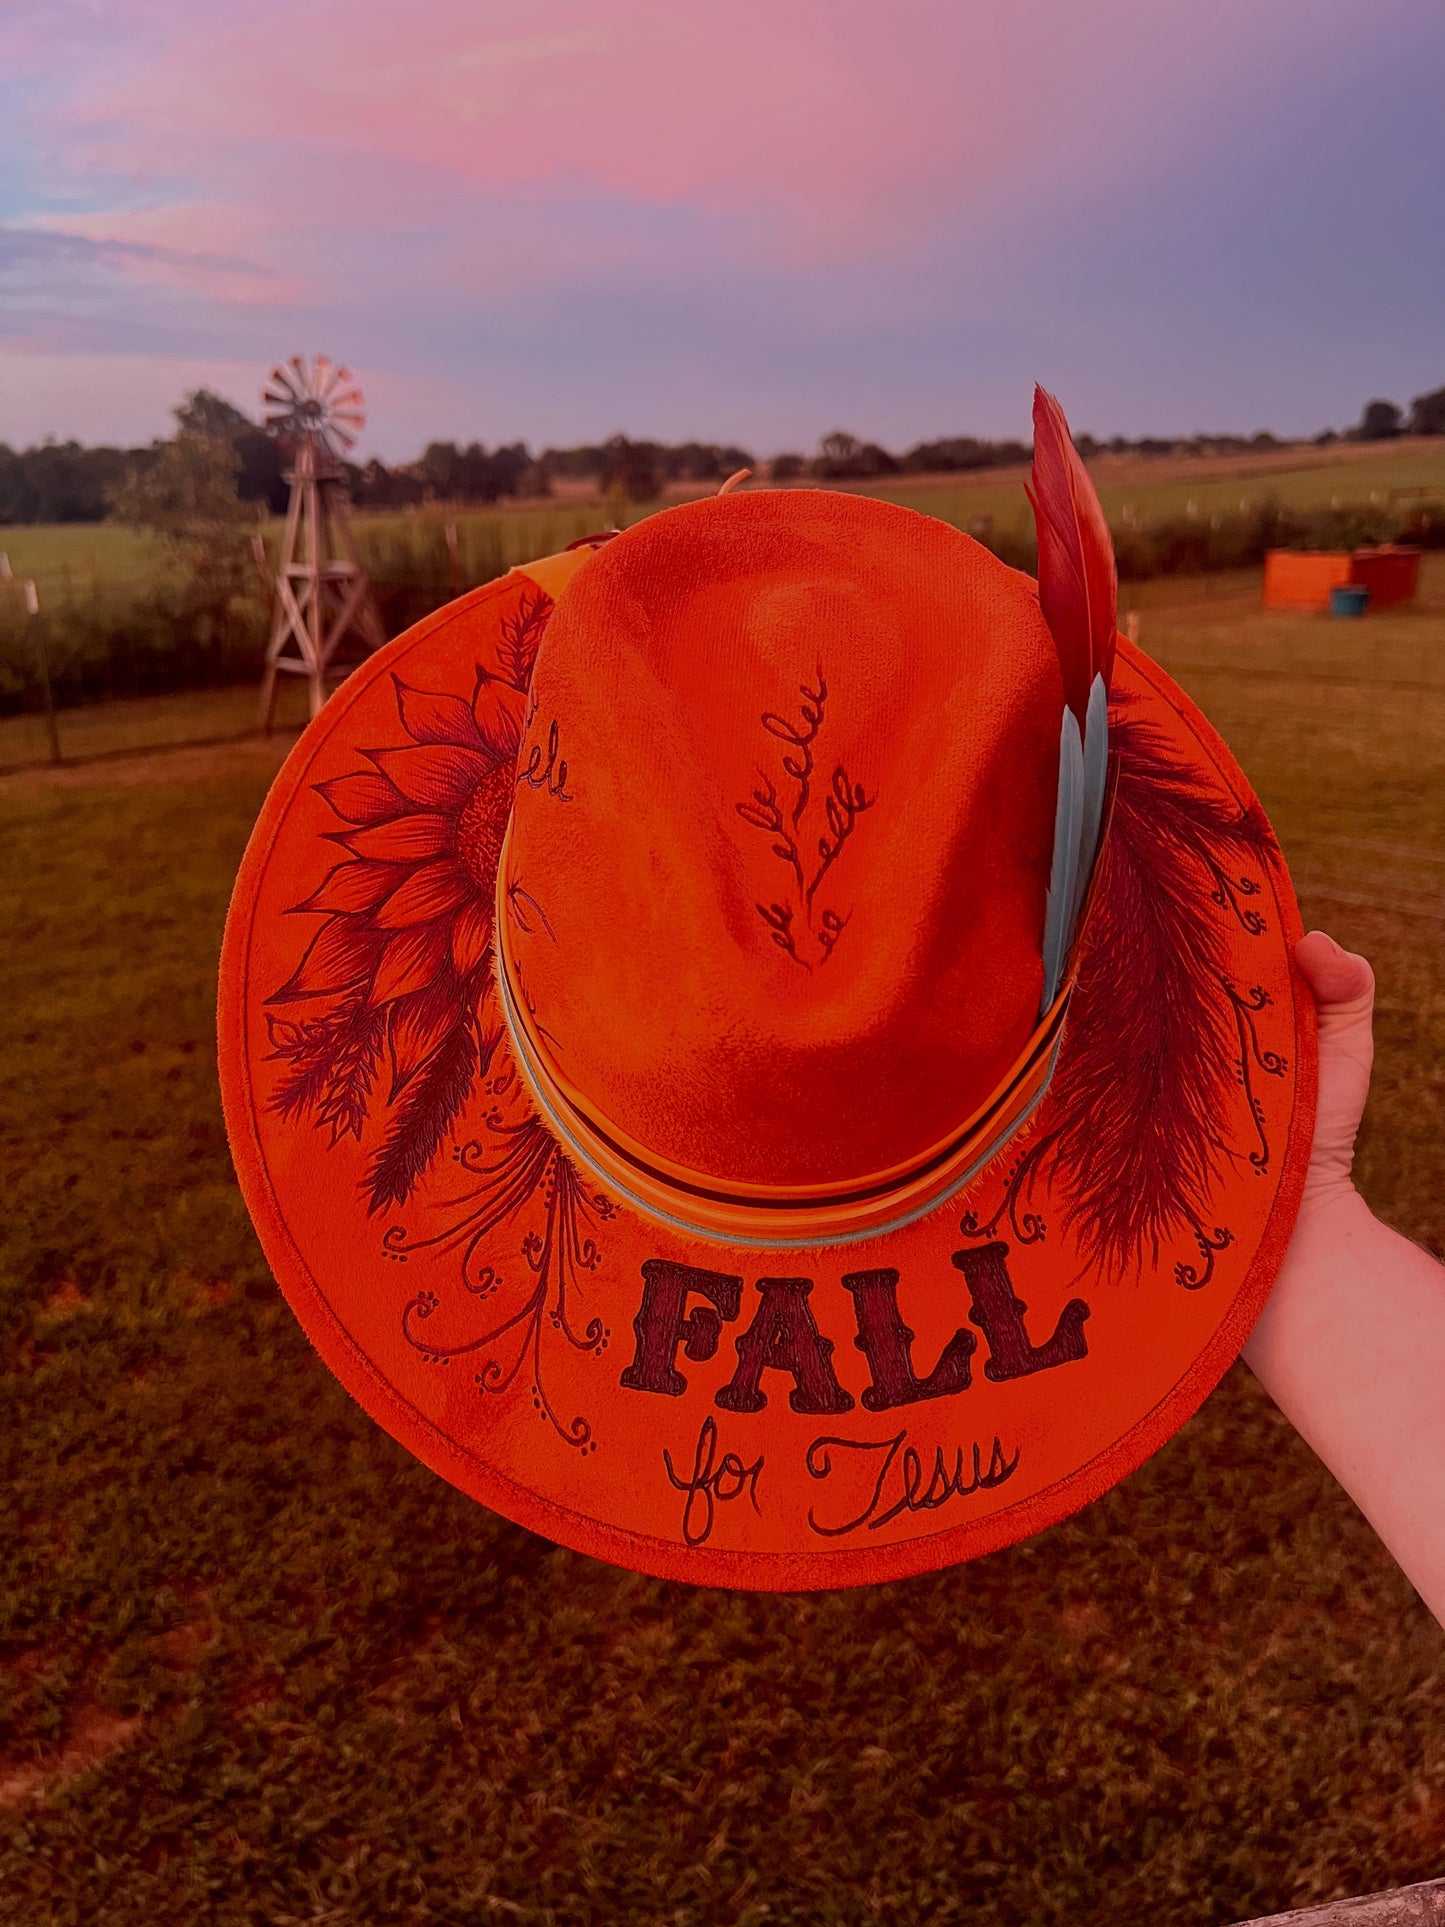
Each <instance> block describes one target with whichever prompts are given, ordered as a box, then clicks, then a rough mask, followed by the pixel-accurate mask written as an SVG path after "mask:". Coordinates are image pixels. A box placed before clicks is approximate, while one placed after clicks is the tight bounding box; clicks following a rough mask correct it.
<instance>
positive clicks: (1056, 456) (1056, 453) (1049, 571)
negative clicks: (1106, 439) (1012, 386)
mask: <svg viewBox="0 0 1445 1927" xmlns="http://www.w3.org/2000/svg"><path fill="white" fill-rule="evenodd" d="M1028 496H1029V501H1030V502H1031V503H1032V504H1033V510H1034V524H1035V527H1036V529H1037V531H1038V540H1039V607H1040V608H1041V609H1042V610H1043V613H1044V621H1045V622H1047V623H1048V625H1049V629H1050V632H1051V633H1052V635H1053V638H1054V646H1055V648H1056V649H1057V650H1058V652H1059V668H1060V670H1061V672H1062V674H1063V678H1064V700H1065V702H1067V703H1068V705H1069V707H1070V709H1072V710H1073V712H1074V714H1075V716H1076V717H1077V718H1078V721H1079V728H1080V729H1081V730H1082V729H1084V728H1085V725H1086V720H1087V711H1088V705H1089V692H1090V690H1091V689H1092V688H1093V685H1094V678H1095V676H1102V677H1103V678H1104V687H1105V688H1106V689H1107V688H1108V686H1109V677H1110V672H1111V671H1112V669H1113V666H1114V639H1115V636H1116V634H1117V632H1118V620H1119V583H1118V576H1117V573H1116V571H1115V568H1114V545H1113V542H1112V541H1111V540H1110V537H1109V525H1108V523H1107V522H1106V521H1105V520H1104V511H1103V509H1102V508H1100V506H1099V498H1098V496H1097V495H1096V494H1095V492H1094V484H1093V483H1092V482H1091V481H1090V480H1089V472H1088V470H1087V469H1086V468H1085V467H1084V464H1083V463H1082V462H1081V461H1080V460H1079V455H1078V450H1077V449H1076V448H1075V447H1074V444H1073V441H1072V439H1071V438H1070V435H1069V424H1068V422H1067V421H1066V420H1065V419H1064V411H1063V409H1062V408H1060V406H1059V404H1058V402H1057V401H1055V399H1054V397H1053V396H1052V395H1050V394H1048V393H1047V392H1046V391H1045V390H1044V389H1042V388H1035V390H1034V465H1033V474H1032V477H1031V481H1030V483H1029V485H1028Z"/></svg>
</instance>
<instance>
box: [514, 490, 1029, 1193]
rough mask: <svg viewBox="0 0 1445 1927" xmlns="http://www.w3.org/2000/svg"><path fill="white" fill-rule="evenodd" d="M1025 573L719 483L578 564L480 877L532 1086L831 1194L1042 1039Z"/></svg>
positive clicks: (827, 498) (861, 517)
mask: <svg viewBox="0 0 1445 1927" xmlns="http://www.w3.org/2000/svg"><path fill="white" fill-rule="evenodd" d="M1061 687H1062V686H1061V681H1060V673H1059V666H1058V657H1057V652H1056V650H1055V647H1054V643H1053V640H1052V638H1051V636H1050V633H1049V630H1048V627H1047V625H1046V624H1045V622H1044V620H1043V617H1042V616H1041V614H1040V612H1039V606H1038V600H1037V595H1036V592H1035V589H1034V585H1033V584H1032V582H1031V581H1030V580H1029V579H1028V578H1027V577H1024V576H1022V575H1019V574H1018V573H1017V572H1016V571H1014V570H1011V569H1009V568H1007V567H1005V566H1004V565H1003V564H1002V563H1001V562H999V561H998V560H997V558H995V557H994V556H993V555H991V554H990V553H989V552H988V551H987V550H985V549H983V548H982V547H981V546H980V545H979V544H977V543H976V542H973V541H972V540H971V539H970V538H968V537H967V536H964V535H962V534H960V533H959V532H958V531H956V530H954V529H952V528H950V527H949V526H948V525H946V524H944V523H941V522H938V521H935V520H933V519H932V518H930V517H926V516H922V515H918V514H915V513H914V512H912V511H910V510H905V509H901V508H897V507H894V506H892V505H890V504H887V503H881V502H876V501H873V500H870V499H867V498H862V497H855V496H850V495H844V494H838V493H832V492H828V491H822V490H788V491H781V490H768V491H758V492H755V493H752V494H746V495H733V496H729V497H725V498H714V499H711V500H709V501H705V502H700V503H694V504H689V505H687V506H685V507H681V508H677V509H673V510H670V511H668V512H666V513H664V514H661V515H658V516H654V517H652V518H650V519H649V520H647V521H646V522H644V523H641V524H639V525H638V526H637V527H636V528H634V529H632V530H630V531H628V532H627V533H626V534H624V535H622V536H619V537H618V538H616V539H615V540H614V541H612V542H611V543H609V544H608V545H607V546H606V547H605V548H604V549H603V550H601V551H600V552H599V553H598V554H597V555H596V556H595V557H594V558H593V559H592V560H591V561H590V562H589V563H588V564H587V565H586V567H585V568H584V569H583V570H582V571H581V572H580V573H579V574H578V575H577V576H576V577H575V578H574V580H573V581H572V583H571V584H570V586H569V587H568V588H567V589H566V591H565V592H564V593H563V595H562V596H561V598H560V599H559V602H558V605H557V608H556V610H555V611H554V613H553V615H552V618H551V621H550V624H549V626H548V630H547V634H546V638H545V640H544V642H543V646H542V649H541V652H540V654H539V657H538V660H537V664H536V668H535V671H534V675H533V682H532V703H531V708H530V712H529V720H528V726H527V731H526V735H525V738H524V741H523V745H522V752H521V759H520V764H519V780H518V786H517V800H516V806H515V810H514V815H513V821H512V828H511V836H510V845H509V850H508V853H507V858H506V865H505V874H504V876H503V878H502V896H503V914H504V915H505V916H506V918H507V926H508V927H507V931H506V942H507V946H508V949H509V951H510V953H511V955H512V956H513V958H514V959H515V965H516V971H517V978H518V988H519V990H520V992H521V995H522V996H523V997H524V998H525V1001H526V1004H527V1008H528V1010H529V1012H530V1013H531V1018H532V1022H533V1024H534V1026H535V1029H536V1032H537V1034H538V1036H539V1037H540V1038H542V1039H543V1040H544V1042H545V1045H546V1048H547V1050H548V1052H549V1054H550V1056H551V1058H552V1060H553V1062H554V1064H555V1066H556V1068H557V1070H558V1072H559V1073H560V1074H561V1075H562V1076H563V1077H564V1078H565V1079H566V1080H567V1082H568V1084H569V1085H570V1086H571V1087H573V1088H574V1089H575V1090H577V1091H579V1092H581V1093H583V1094H584V1095H585V1098H586V1100H587V1102H588V1103H589V1105H590V1106H591V1107H593V1108H594V1109H595V1111H596V1112H597V1113H598V1114H600V1115H601V1116H602V1117H604V1118H605V1119H607V1120H608V1121H609V1123H610V1124H611V1125H612V1126H614V1127H616V1128H617V1129H618V1130H619V1132H620V1133H622V1134H624V1135H625V1136H626V1137H628V1138H630V1139H631V1140H632V1141H633V1142H634V1143H636V1144H638V1145H640V1146H642V1147H644V1148H645V1149H646V1150H647V1151H648V1152H649V1153H650V1154H652V1155H653V1156H655V1157H657V1158H658V1159H660V1160H663V1161H665V1162H667V1163H670V1164H673V1165H677V1166H681V1167H683V1168H684V1169H686V1170H688V1171H693V1172H700V1173H705V1174H707V1175H708V1176H709V1177H712V1178H716V1179H719V1180H724V1181H728V1182H740V1183H744V1184H764V1185H768V1184H782V1185H788V1184H796V1185H813V1184H833V1183H839V1184H846V1183H852V1182H854V1181H856V1180H857V1179H858V1178H859V1177H860V1176H861V1175H863V1174H866V1173H870V1172H881V1171H886V1170H889V1169H891V1168H893V1167H895V1166H896V1165H899V1164H902V1163H904V1162H906V1161H908V1160H910V1159H913V1158H915V1157H917V1156H918V1155H920V1154H921V1153H922V1152H924V1151H925V1150H926V1149H927V1148H928V1147H929V1146H930V1145H932V1144H935V1143H937V1142H938V1141H939V1140H940V1139H942V1138H943V1137H945V1136H946V1135H947V1134H948V1133H949V1132H950V1131H952V1130H955V1129H956V1128H957V1127H958V1125H959V1123H960V1122H961V1121H962V1120H963V1119H965V1118H966V1117H968V1116H969V1115H970V1114H971V1113H972V1112H973V1111H974V1110H975V1109H976V1108H977V1107H978V1106H979V1105H980V1104H981V1103H983V1102H984V1100H985V1099H986V1098H987V1097H988V1096H989V1094H990V1092H991V1091H992V1090H993V1089H994V1087H995V1086H996V1084H997V1083H998V1081H999V1079H1000V1077H1001V1076H1002V1075H1003V1074H1004V1073H1005V1072H1006V1071H1007V1070H1008V1068H1009V1066H1010V1065H1011V1064H1012V1063H1013V1062H1014V1061H1015V1059H1016V1058H1017V1057H1018V1055H1019V1052H1020V1050H1021V1049H1022V1048H1023V1046H1024V1045H1025V1043H1026V1042H1027V1040H1028V1038H1029V1036H1030V1033H1031V1032H1032V1030H1033V1028H1034V1026H1035V1023H1036V1021H1037V1016H1038V1009H1039V1000H1040V991H1041V987H1042V983H1043V970H1042V965H1041V961H1040V947H1041V939H1042V931H1043V921H1044V905H1045V896H1046V892H1047V887H1048V882H1049V870H1050V860H1051V854H1052V847H1053V832H1054V791H1055V788H1056V784H1057V760H1058V718H1059V714H1060V707H1061V702H1062V693H1061Z"/></svg>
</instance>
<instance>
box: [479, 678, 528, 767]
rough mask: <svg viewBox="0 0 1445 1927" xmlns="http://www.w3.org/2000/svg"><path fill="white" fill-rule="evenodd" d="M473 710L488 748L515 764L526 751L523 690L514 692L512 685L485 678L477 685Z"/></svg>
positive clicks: (525, 708)
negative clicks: (520, 750)
mask: <svg viewBox="0 0 1445 1927" xmlns="http://www.w3.org/2000/svg"><path fill="white" fill-rule="evenodd" d="M472 708H473V709H474V710H475V712H476V718H477V728H478V729H479V730H480V731H481V733H482V736H483V738H484V739H485V741H486V745H487V748H488V749H490V750H491V751H492V752H493V753H494V754H495V755H496V756H499V757H501V758H503V759H504V760H505V761H507V762H511V761H512V759H513V758H514V757H515V756H516V754H517V751H518V750H519V749H520V748H521V747H522V725H523V723H524V721H525V720H526V715H527V698H526V697H525V696H524V695H523V694H522V692H521V690H520V689H513V688H512V686H511V684H510V683H504V682H498V681H497V680H496V678H495V677H493V676H484V677H483V678H482V679H481V681H480V682H479V683H478V684H477V693H476V696H475V698H474V699H473V702H472Z"/></svg>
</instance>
